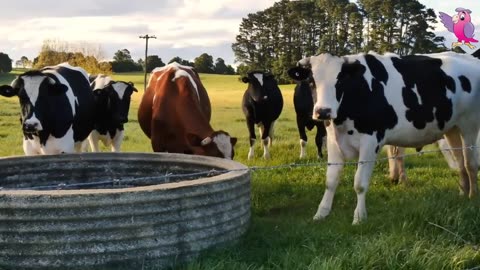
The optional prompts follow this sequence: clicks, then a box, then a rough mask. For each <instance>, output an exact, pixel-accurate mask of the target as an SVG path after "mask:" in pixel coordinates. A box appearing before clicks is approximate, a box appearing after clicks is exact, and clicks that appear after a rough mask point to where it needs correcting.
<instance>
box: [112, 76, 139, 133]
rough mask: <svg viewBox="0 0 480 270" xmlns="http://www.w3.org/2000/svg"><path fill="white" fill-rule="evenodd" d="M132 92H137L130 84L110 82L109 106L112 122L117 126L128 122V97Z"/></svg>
mask: <svg viewBox="0 0 480 270" xmlns="http://www.w3.org/2000/svg"><path fill="white" fill-rule="evenodd" d="M133 92H138V91H137V89H136V88H135V87H134V85H133V83H132V82H123V81H116V82H112V83H111V86H110V90H109V101H110V102H109V106H110V109H111V112H112V116H113V118H112V120H113V121H114V122H116V123H118V124H124V123H127V122H128V111H129V110H130V97H131V96H132V94H133Z"/></svg>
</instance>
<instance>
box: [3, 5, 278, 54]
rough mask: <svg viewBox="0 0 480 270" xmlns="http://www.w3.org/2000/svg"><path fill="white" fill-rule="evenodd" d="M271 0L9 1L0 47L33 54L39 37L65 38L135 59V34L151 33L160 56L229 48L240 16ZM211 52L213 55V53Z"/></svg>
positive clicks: (138, 47) (139, 45)
mask: <svg viewBox="0 0 480 270" xmlns="http://www.w3.org/2000/svg"><path fill="white" fill-rule="evenodd" d="M274 2H275V1H274V0H243V1H234V0H224V1H216V0H184V1H177V0H162V1H155V0H142V1H127V0H120V1H119V0H102V1H95V0H87V1H76V2H75V1H74V2H72V1H63V2H62V1H60V2H58V1H53V0H45V1H41V2H40V1H37V0H24V1H17V2H15V1H14V2H10V3H9V5H8V6H7V7H5V8H2V17H0V24H2V25H3V26H2V27H1V28H0V36H1V37H2V38H1V39H0V49H1V50H2V51H3V52H6V53H7V54H9V55H10V57H11V58H13V59H14V60H16V59H19V58H20V57H21V56H23V55H26V56H28V57H29V58H33V57H35V56H36V55H38V52H39V50H40V47H41V45H42V43H43V41H44V40H47V39H58V40H62V41H66V42H90V43H95V44H99V45H101V46H102V47H103V48H104V49H105V51H106V54H107V56H109V57H112V56H113V53H114V52H115V51H116V50H119V49H123V48H127V49H129V50H130V51H131V52H132V56H133V57H134V58H135V59H137V58H140V57H142V58H143V48H144V40H140V39H139V38H138V36H139V35H143V34H151V35H156V37H157V39H156V40H152V41H151V43H150V44H151V49H150V52H151V53H156V52H158V54H159V56H160V57H162V58H163V59H170V58H172V57H173V56H172V55H169V52H170V51H177V52H180V51H182V52H184V53H187V54H189V55H190V53H188V50H184V49H186V48H189V47H191V48H192V49H193V50H196V51H195V53H196V56H198V55H200V54H201V53H203V52H204V51H198V50H200V49H208V48H214V47H216V48H218V46H224V47H225V48H228V49H229V47H230V44H231V43H232V42H234V40H235V35H236V33H237V32H238V27H239V25H240V22H241V19H242V17H245V16H246V15H247V14H248V13H251V12H256V11H258V10H263V9H265V8H267V7H269V6H271V5H273V3H274ZM53 6H54V7H55V8H53ZM26 7H28V8H26ZM4 14H5V16H3V15H4ZM115 46H118V47H115ZM156 48H160V50H159V49H156ZM180 49H182V50H180ZM221 51H222V52H224V51H225V50H224V49H222V50H221ZM162 53H164V54H165V55H164V54H162ZM179 56H180V57H184V58H187V57H186V56H182V55H179ZM212 56H213V57H214V58H216V57H219V56H217V55H216V54H215V52H213V54H212ZM222 58H223V57H222ZM224 59H225V60H226V62H227V63H232V62H233V53H232V52H231V50H230V55H227V56H226V58H224Z"/></svg>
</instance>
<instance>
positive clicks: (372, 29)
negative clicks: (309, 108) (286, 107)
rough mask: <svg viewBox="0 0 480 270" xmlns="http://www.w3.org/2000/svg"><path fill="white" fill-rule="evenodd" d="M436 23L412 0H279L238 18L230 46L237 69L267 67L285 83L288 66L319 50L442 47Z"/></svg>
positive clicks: (429, 12)
mask: <svg viewBox="0 0 480 270" xmlns="http://www.w3.org/2000/svg"><path fill="white" fill-rule="evenodd" d="M436 22H437V15H436V14H435V12H434V11H433V9H431V8H426V7H425V6H424V5H423V4H421V3H419V2H418V1H417V0H357V1H349V0H296V1H289V0H282V1H280V2H277V3H275V4H274V5H273V6H272V7H270V8H267V9H265V10H263V11H259V12H256V13H251V14H248V16H247V17H246V18H243V19H242V22H241V24H240V27H239V34H238V35H237V36H236V40H235V42H234V43H233V44H232V49H233V52H234V54H235V61H236V62H238V63H240V65H239V66H238V70H237V72H238V73H240V74H242V73H245V72H247V71H248V70H253V69H260V70H269V71H271V72H272V73H273V74H274V75H276V77H277V78H278V79H279V81H280V82H289V81H290V79H289V78H288V75H287V70H288V68H290V67H291V66H293V65H295V63H296V62H297V61H298V60H299V59H301V58H303V57H305V56H311V55H315V54H318V53H323V52H328V53H331V54H334V55H346V54H353V53H360V52H368V51H371V50H373V51H376V52H379V53H383V52H394V53H397V54H399V55H408V54H414V53H431V52H440V51H445V50H446V47H445V45H444V41H445V38H444V37H439V36H436V35H435V34H434V33H433V30H434V26H433V25H434V23H436Z"/></svg>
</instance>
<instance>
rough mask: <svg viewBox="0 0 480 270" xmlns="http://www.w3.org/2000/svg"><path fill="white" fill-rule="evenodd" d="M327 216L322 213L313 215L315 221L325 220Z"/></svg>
mask: <svg viewBox="0 0 480 270" xmlns="http://www.w3.org/2000/svg"><path fill="white" fill-rule="evenodd" d="M326 217H327V216H322V215H315V216H313V221H314V222H322V221H323V220H325V218H326Z"/></svg>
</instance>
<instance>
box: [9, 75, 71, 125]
mask: <svg viewBox="0 0 480 270" xmlns="http://www.w3.org/2000/svg"><path fill="white" fill-rule="evenodd" d="M67 90H68V87H67V86H65V85H63V84H61V83H60V82H57V81H55V80H54V79H52V78H50V77H48V76H46V75H45V74H43V73H41V72H40V71H28V72H26V73H24V74H22V75H20V76H18V77H17V78H16V79H15V80H14V81H13V82H12V83H11V85H2V86H0V95H2V96H5V97H13V96H17V97H18V99H19V101H20V107H21V119H20V120H21V123H22V128H23V132H24V133H26V134H36V133H38V132H40V131H42V130H43V129H44V124H45V123H48V121H46V119H47V118H49V117H50V116H51V115H50V114H51V113H52V107H51V106H52V104H50V100H51V99H52V98H54V97H58V96H62V95H64V94H65V93H66V92H67Z"/></svg>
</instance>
